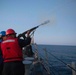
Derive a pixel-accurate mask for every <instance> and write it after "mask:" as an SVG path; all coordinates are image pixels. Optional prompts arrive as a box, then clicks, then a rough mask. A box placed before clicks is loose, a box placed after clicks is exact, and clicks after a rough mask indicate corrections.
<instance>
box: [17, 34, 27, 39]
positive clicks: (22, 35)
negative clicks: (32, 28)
mask: <svg viewBox="0 0 76 75" xmlns="http://www.w3.org/2000/svg"><path fill="white" fill-rule="evenodd" d="M21 37H22V38H23V39H25V38H26V36H25V35H24V34H19V35H18V38H19V39H20V38H21Z"/></svg>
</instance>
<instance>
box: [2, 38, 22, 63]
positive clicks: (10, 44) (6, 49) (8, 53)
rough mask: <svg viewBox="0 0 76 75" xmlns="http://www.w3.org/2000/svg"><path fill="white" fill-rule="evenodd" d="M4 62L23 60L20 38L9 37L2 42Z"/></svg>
mask: <svg viewBox="0 0 76 75" xmlns="http://www.w3.org/2000/svg"><path fill="white" fill-rule="evenodd" d="M1 49H2V53H3V59H4V62H11V61H22V60H23V54H22V49H21V47H20V46H19V44H18V38H8V39H6V40H5V41H3V42H2V43H1Z"/></svg>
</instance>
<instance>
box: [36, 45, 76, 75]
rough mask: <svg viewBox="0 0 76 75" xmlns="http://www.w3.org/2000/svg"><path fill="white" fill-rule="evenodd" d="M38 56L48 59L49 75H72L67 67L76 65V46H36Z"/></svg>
mask: <svg viewBox="0 0 76 75" xmlns="http://www.w3.org/2000/svg"><path fill="white" fill-rule="evenodd" d="M37 49H38V52H39V56H41V57H42V58H44V59H45V61H46V57H47V59H48V63H49V67H50V70H51V75H72V69H71V68H70V67H69V66H68V65H70V66H71V64H72V62H75V63H76V46H65V45H38V46H37Z"/></svg>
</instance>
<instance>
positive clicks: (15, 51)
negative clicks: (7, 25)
mask: <svg viewBox="0 0 76 75" xmlns="http://www.w3.org/2000/svg"><path fill="white" fill-rule="evenodd" d="M29 34H30V32H29V31H28V32H27V37H26V39H25V40H24V39H20V38H18V37H17V36H16V32H15V31H14V30H13V29H8V30H7V31H6V37H7V39H6V40H5V41H3V42H2V43H1V49H2V53H3V59H4V67H3V75H24V73H25V68H24V64H23V63H22V61H23V54H22V48H23V47H25V46H27V45H28V44H30V42H31V38H30V36H29Z"/></svg>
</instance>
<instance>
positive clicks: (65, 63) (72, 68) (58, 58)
mask: <svg viewBox="0 0 76 75" xmlns="http://www.w3.org/2000/svg"><path fill="white" fill-rule="evenodd" d="M48 53H49V54H50V55H52V56H53V57H55V58H56V59H57V60H59V61H61V62H62V63H63V64H65V65H66V66H68V67H69V68H71V69H72V70H74V71H75V72H76V69H74V68H73V67H71V66H70V65H67V64H66V63H65V62H64V61H62V60H61V59H59V58H57V57H56V56H54V55H53V54H51V53H50V52H48Z"/></svg>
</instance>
